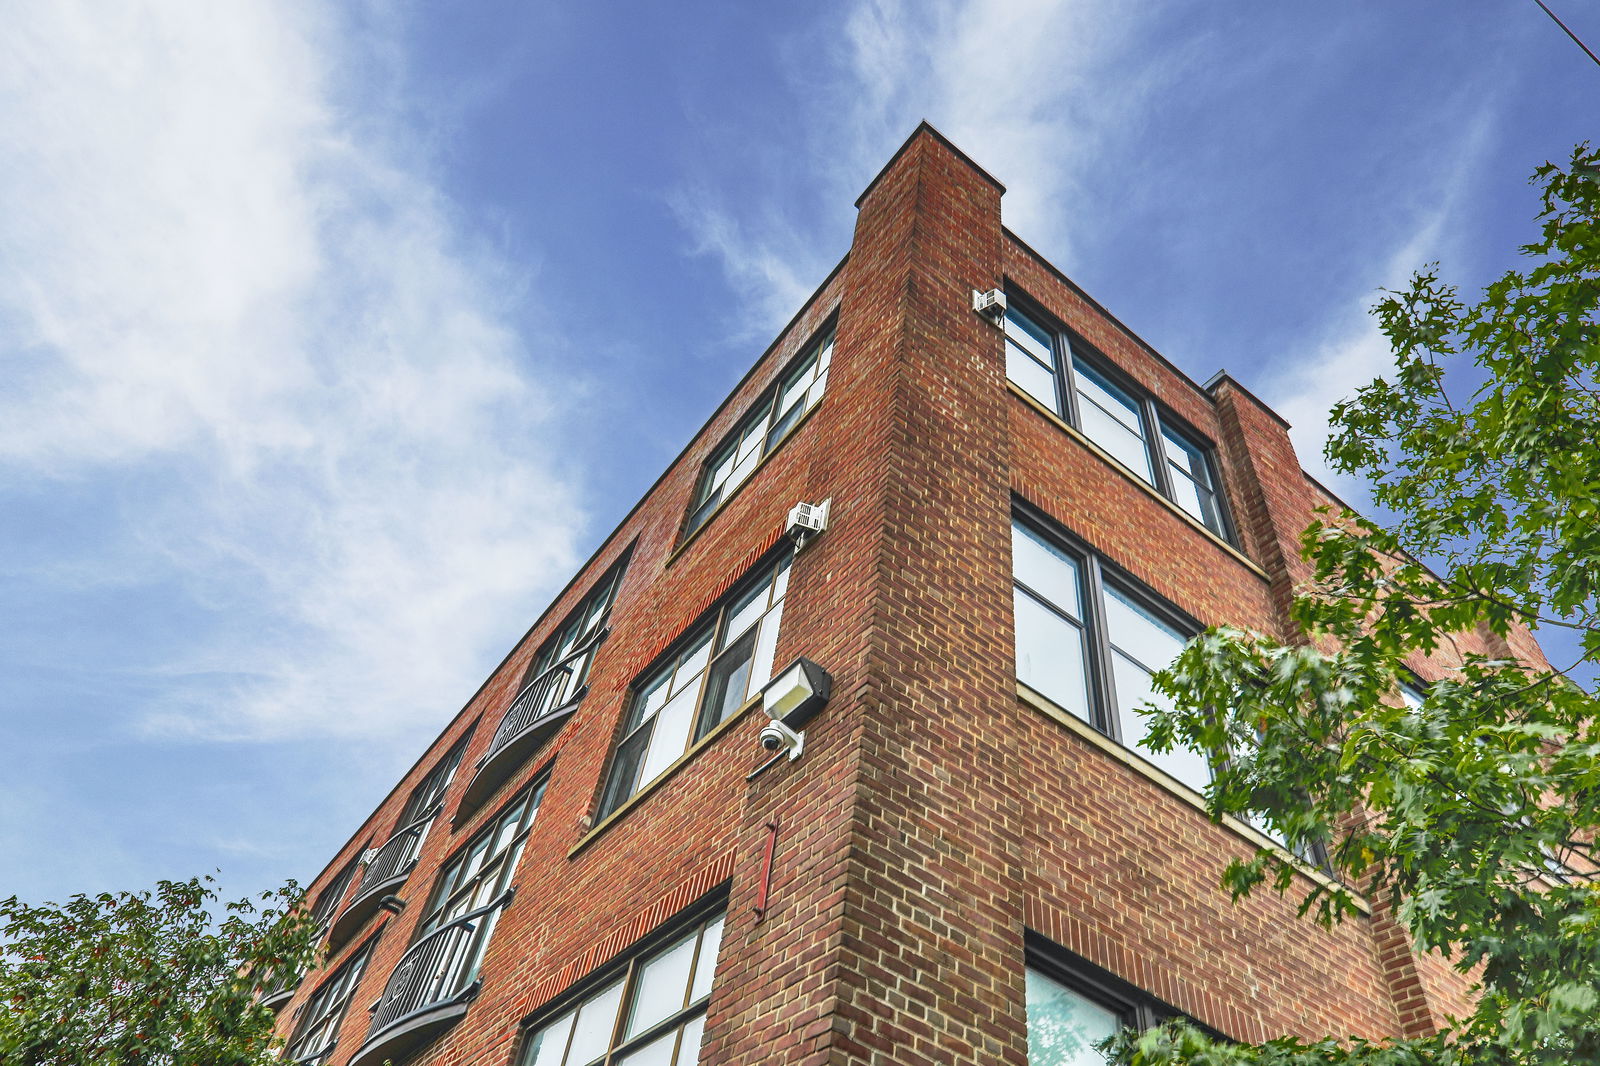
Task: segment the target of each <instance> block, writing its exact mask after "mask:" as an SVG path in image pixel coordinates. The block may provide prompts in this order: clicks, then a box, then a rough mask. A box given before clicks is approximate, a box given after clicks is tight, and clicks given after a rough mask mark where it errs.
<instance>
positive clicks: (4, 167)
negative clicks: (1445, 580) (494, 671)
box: [0, 0, 581, 737]
mask: <svg viewBox="0 0 1600 1066" xmlns="http://www.w3.org/2000/svg"><path fill="white" fill-rule="evenodd" d="M363 41H366V42H368V43H367V44H366V45H363V44H362V42H363ZM371 41H372V38H370V37H369V36H364V35H363V34H359V33H353V32H351V28H350V27H347V26H342V25H339V24H336V23H335V22H334V21H332V19H331V18H330V17H328V16H326V15H325V14H324V13H322V12H320V11H319V10H318V8H317V7H316V6H314V5H312V4H309V3H304V4H295V3H286V2H282V0H256V2H245V3H237V4H230V5H228V6H227V9H226V12H224V11H222V10H221V9H219V8H217V7H216V6H215V5H213V4H208V3H204V2H194V3H182V2H170V3H159V4H157V3H139V2H137V0H127V2H123V3H93V4H89V3H72V2H70V0H41V2H38V3H34V4H31V5H24V6H22V7H21V8H14V9H13V10H11V11H10V13H9V14H8V18H7V31H6V33H5V34H4V35H3V37H0V200H3V201H4V202H5V203H6V204H7V205H8V207H7V210H6V211H5V212H4V213H3V214H0V352H3V353H4V359H5V361H6V363H7V369H6V370H5V378H6V379H7V380H8V382H9V384H8V385H6V386H4V387H3V388H0V480H4V481H9V482H11V483H13V484H23V483H28V482H35V483H37V482H38V481H39V480H40V479H49V478H55V479H74V480H84V479H96V478H98V479H104V480H105V482H106V483H107V485H108V486H112V487H113V488H114V487H115V486H118V485H120V486H123V487H124V488H123V494H122V495H123V503H122V506H121V509H120V514H119V518H120V521H121V522H122V523H123V524H124V529H123V530H121V531H119V532H116V533H113V531H109V530H108V531H105V537H104V540H105V542H106V551H107V553H108V554H107V556H106V558H105V559H104V560H103V569H102V570H101V573H100V579H101V580H103V581H106V582H114V581H119V580H126V571H127V570H128V569H129V568H130V567H132V568H133V569H135V570H137V571H139V572H140V573H141V574H142V575H143V576H145V577H146V578H148V579H149V580H151V581H159V580H167V581H173V580H176V581H180V582H183V583H184V585H185V587H186V588H187V591H188V593H189V595H190V597H191V599H192V602H193V603H194V604H197V605H199V606H200V607H201V608H203V609H206V610H209V611H210V612H211V616H212V618H213V619H214V622H213V624H212V625H211V626H210V628H209V630H208V631H207V632H203V633H196V634H194V635H193V637H192V639H189V640H187V641H186V642H185V648H186V650H185V651H184V652H183V653H182V654H181V655H180V656H178V657H177V659H176V660H175V661H168V662H164V663H162V664H160V665H159V666H157V667H155V668H154V669H153V671H152V672H153V673H154V674H155V675H156V676H157V677H158V678H159V679H161V680H162V683H163V684H162V689H163V696H162V699H161V700H160V701H159V705H158V706H157V707H156V708H155V709H154V711H153V712H152V714H151V716H150V717H149V719H148V720H147V722H148V724H153V725H154V726H156V727H157V728H161V729H173V730H180V731H184V732H196V733H199V734H201V735H208V736H217V735H220V736H252V737H262V736H286V735H287V736H293V735H305V734H308V733H317V732H339V733H364V734H372V735H379V734H393V733H396V732H403V731H404V730H405V728H406V726H407V725H415V724H418V723H421V722H428V723H433V724H437V723H438V722H439V721H440V720H442V719H443V717H444V716H445V715H447V714H448V713H450V712H451V711H452V710H454V708H455V707H457V706H459V704H460V702H461V700H462V699H463V698H464V697H465V696H466V695H467V694H469V693H470V691H471V689H472V686H474V685H475V684H476V683H477V681H478V680H479V677H480V676H481V669H482V666H483V663H484V662H485V661H493V658H494V657H495V656H496V655H497V654H498V653H499V652H501V651H503V650H504V648H505V646H506V644H507V642H508V640H509V638H510V637H511V636H513V635H514V634H516V633H518V632H520V630H521V628H522V627H523V626H524V625H526V623H527V622H528V621H529V620H530V617H531V614H532V612H533V611H534V610H536V609H537V607H538V597H539V596H540V595H542V594H544V593H547V592H549V591H551V590H552V588H553V586H554V585H556V584H558V583H559V581H560V580H562V579H564V578H565V577H566V576H567V574H568V572H569V569H570V566H571V564H572V560H573V551H572V547H573V543H574V536H575V532H576V530H577V529H578V527H579V525H580V522H581V516H580V515H579V513H578V510H577V506H576V503H575V497H576V492H575V487H574V485H573V484H572V483H571V480H570V478H571V475H570V472H569V471H567V470H565V469H564V468H563V467H562V466H561V465H560V463H559V462H558V461H556V459H554V458H553V456H554V454H555V453H554V452H553V449H552V447H551V443H550V442H551V440H552V439H553V437H554V433H553V430H552V429H551V419H552V417H553V416H552V411H553V410H554V409H555V408H556V406H557V405H558V401H559V397H556V396H553V395H552V394H551V392H550V388H549V386H542V387H540V386H535V385H534V384H533V382H532V380H531V374H530V365H531V364H533V363H534V362H535V360H536V357H537V356H538V355H539V354H541V353H538V352H529V351H528V350H527V345H526V344H525V343H524V342H523V341H522V340H520V339H519V337H518V335H517V334H516V332H514V330H513V328H512V326H511V324H510V323H511V313H510V312H511V308H510V305H509V303H508V302H507V301H508V297H507V296H506V295H505V294H507V293H512V294H515V293H517V292H518V291H521V290H522V289H523V288H524V287H525V286H524V284H523V282H524V280H525V279H522V278H520V277H519V276H518V274H517V272H516V271H515V270H514V269H512V268H511V267H510V266H509V265H508V264H506V263H505V262H503V261H501V260H499V259H498V258H497V257H496V256H495V255H494V254H493V253H491V252H489V251H486V250H485V249H484V248H482V247H480V246H478V245H475V244H474V243H473V242H472V241H471V240H470V239H468V238H467V237H466V236H465V235H464V234H463V232H462V227H461V226H460V224H459V221H458V219H457V218H456V217H455V216H454V214H453V212H452V208H451V205H450V204H449V203H448V202H447V201H446V200H445V199H444V198H443V197H442V196H441V194H440V192H439V190H438V189H437V188H436V187H435V185H434V184H433V183H432V182H431V181H430V179H429V177H428V175H427V173H426V164H425V160H423V159H420V158H419V156H420V150H419V149H418V148H417V147H416V146H414V145H410V144H408V141H407V138H406V134H405V130H404V127H403V126H401V125H400V123H399V120H398V119H397V118H392V116H393V115H397V114H398V112H399V108H400V102H399V101H397V100H392V99H390V100H375V99H371V98H370V97H363V96H362V95H361V93H360V87H359V86H357V85H355V84H353V83H349V82H345V81H343V80H342V72H343V71H347V70H362V71H364V72H365V73H364V74H363V77H364V78H365V77H367V75H371V74H373V73H374V68H379V69H378V73H381V74H382V75H383V76H381V77H371V78H369V79H368V83H369V84H384V85H386V86H389V85H393V84H395V83H396V82H397V81H399V80H401V79H400V74H402V73H403V72H401V71H398V70H396V69H394V66H393V64H394V63H395V59H394V57H393V55H392V54H391V53H390V52H389V51H387V50H385V49H384V48H383V47H382V44H381V42H379V43H377V44H373V43H371ZM362 47H366V49H367V50H366V51H365V52H364V53H361V54H352V49H359V48H362ZM356 116H359V124H358V122H357V119H356ZM551 343H552V344H553V343H557V342H556V341H555V340H554V339H552V340H551ZM113 551H115V555H116V557H115V559H114V560H113V558H112V557H111V553H112V552H113ZM60 566H61V567H62V568H63V570H64V571H70V572H72V574H73V576H74V579H75V580H76V581H78V582H79V583H81V582H82V581H83V580H84V578H85V573H86V571H92V565H91V564H90V563H89V562H86V561H84V560H81V559H80V560H63V561H61V563H60Z"/></svg>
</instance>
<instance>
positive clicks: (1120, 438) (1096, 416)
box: [1078, 397, 1155, 485]
mask: <svg viewBox="0 0 1600 1066" xmlns="http://www.w3.org/2000/svg"><path fill="white" fill-rule="evenodd" d="M1080 399H1083V398H1082V397H1080ZM1078 416H1079V421H1080V422H1081V423H1082V425H1081V426H1080V427H1079V428H1080V429H1082V430H1083V435H1084V436H1086V437H1088V438H1089V439H1090V440H1092V441H1094V442H1095V443H1096V444H1098V445H1100V447H1102V448H1104V449H1105V450H1106V451H1107V452H1108V453H1110V455H1111V457H1112V458H1113V459H1115V460H1116V461H1117V462H1119V463H1121V464H1122V465H1123V466H1125V467H1127V468H1128V469H1129V470H1132V471H1133V472H1134V473H1135V474H1138V475H1139V476H1140V477H1141V478H1143V479H1144V480H1145V481H1148V482H1149V483H1151V484H1152V485H1153V484H1155V477H1154V475H1152V474H1151V473H1150V454H1149V453H1148V452H1146V451H1145V448H1144V438H1143V437H1141V436H1139V435H1138V434H1137V433H1135V432H1133V431H1132V430H1130V429H1129V428H1128V427H1127V426H1125V425H1123V424H1122V423H1121V422H1119V421H1117V420H1116V419H1114V418H1112V417H1111V416H1110V415H1109V414H1107V413H1106V412H1105V411H1104V410H1103V409H1101V408H1100V407H1098V406H1096V405H1095V404H1093V403H1090V402H1089V401H1088V400H1087V399H1083V402H1081V403H1080V404H1078Z"/></svg>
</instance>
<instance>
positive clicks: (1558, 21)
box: [1533, 0, 1600, 67]
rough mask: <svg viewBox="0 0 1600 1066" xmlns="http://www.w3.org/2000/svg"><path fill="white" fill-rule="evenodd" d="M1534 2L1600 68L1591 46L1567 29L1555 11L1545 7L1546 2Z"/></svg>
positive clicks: (1535, 0)
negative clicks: (1590, 49) (1590, 48)
mask: <svg viewBox="0 0 1600 1066" xmlns="http://www.w3.org/2000/svg"><path fill="white" fill-rule="evenodd" d="M1533 2H1534V3H1536V4H1538V5H1539V9H1540V10H1541V11H1543V12H1544V13H1545V14H1546V15H1549V16H1550V21H1551V22H1554V23H1555V24H1556V25H1557V26H1560V27H1561V32H1563V33H1565V34H1566V35H1567V36H1568V37H1571V38H1572V43H1573V44H1575V45H1577V46H1578V47H1579V48H1582V49H1583V54H1584V55H1586V56H1588V57H1589V58H1590V59H1592V60H1594V65H1595V66H1597V67H1600V56H1597V55H1595V54H1594V53H1593V52H1591V51H1589V46H1588V45H1586V44H1584V43H1583V42H1582V41H1580V40H1578V35H1577V34H1576V33H1573V32H1572V31H1571V30H1570V29H1568V28H1567V24H1566V23H1565V22H1562V21H1561V19H1560V18H1558V17H1557V16H1556V13H1555V12H1554V11H1551V10H1550V9H1549V8H1548V7H1546V6H1545V3H1544V0H1533Z"/></svg>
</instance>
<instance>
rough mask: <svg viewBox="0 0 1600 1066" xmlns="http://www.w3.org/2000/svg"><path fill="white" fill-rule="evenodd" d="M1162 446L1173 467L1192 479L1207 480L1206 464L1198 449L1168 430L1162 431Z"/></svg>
mask: <svg viewBox="0 0 1600 1066" xmlns="http://www.w3.org/2000/svg"><path fill="white" fill-rule="evenodd" d="M1161 445H1162V447H1163V448H1164V449H1165V451H1166V453H1167V461H1168V462H1170V463H1171V464H1172V465H1173V466H1175V467H1177V468H1178V469H1179V470H1182V471H1183V472H1184V473H1185V474H1188V475H1189V476H1190V477H1192V478H1197V479H1199V480H1201V481H1204V480H1206V464H1205V460H1204V459H1202V458H1201V456H1200V450H1199V449H1198V448H1196V447H1195V446H1194V445H1192V444H1190V443H1189V442H1188V441H1186V440H1184V439H1183V438H1182V437H1180V436H1178V435H1177V434H1176V433H1174V432H1172V430H1170V429H1166V428H1163V429H1162V430H1161Z"/></svg>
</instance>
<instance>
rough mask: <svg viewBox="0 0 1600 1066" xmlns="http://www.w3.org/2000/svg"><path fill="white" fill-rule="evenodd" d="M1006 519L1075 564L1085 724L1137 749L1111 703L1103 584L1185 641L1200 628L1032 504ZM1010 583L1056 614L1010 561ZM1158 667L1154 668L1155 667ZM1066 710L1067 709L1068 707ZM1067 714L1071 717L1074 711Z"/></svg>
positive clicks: (1113, 692)
mask: <svg viewBox="0 0 1600 1066" xmlns="http://www.w3.org/2000/svg"><path fill="white" fill-rule="evenodd" d="M1012 519H1013V520H1014V521H1015V522H1017V523H1018V524H1020V525H1023V526H1026V527H1028V528H1029V529H1031V530H1033V532H1034V533H1036V534H1038V535H1039V536H1040V537H1041V538H1042V539H1044V540H1046V541H1049V542H1052V543H1054V544H1055V545H1056V546H1057V547H1059V548H1061V549H1062V550H1063V551H1064V552H1066V553H1067V554H1068V555H1070V556H1072V557H1073V558H1074V560H1075V561H1076V562H1077V563H1078V573H1079V575H1080V577H1081V584H1080V586H1079V596H1080V597H1081V598H1082V600H1083V601H1084V602H1083V603H1082V606H1081V608H1080V609H1081V610H1082V611H1083V613H1084V617H1083V619H1082V624H1081V628H1082V629H1083V631H1084V634H1085V637H1086V640H1085V643H1086V644H1087V649H1086V653H1085V655H1084V666H1085V674H1086V675H1087V679H1088V685H1089V714H1090V720H1089V724H1090V725H1091V726H1093V727H1094V728H1095V730H1096V731H1097V732H1099V733H1102V734H1104V735H1105V736H1107V737H1109V738H1111V739H1112V740H1114V741H1116V742H1117V743H1118V744H1119V745H1121V746H1122V747H1125V748H1127V749H1128V750H1129V751H1133V752H1135V753H1136V754H1137V751H1138V749H1136V748H1133V747H1131V746H1130V745H1129V744H1128V743H1127V742H1126V741H1125V740H1124V739H1123V729H1122V722H1121V717H1120V714H1119V711H1120V705H1119V704H1118V703H1117V687H1116V677H1115V673H1114V670H1113V665H1112V662H1113V655H1114V652H1113V651H1112V644H1111V633H1110V628H1109V624H1108V622H1107V620H1106V614H1107V612H1106V608H1105V595H1106V588H1107V586H1108V585H1109V586H1110V587H1112V588H1115V589H1116V590H1117V591H1119V592H1120V593H1122V594H1123V595H1124V596H1126V597H1127V598H1128V599H1130V600H1132V601H1133V602H1134V603H1136V604H1138V605H1139V606H1140V607H1142V608H1144V609H1145V610H1147V611H1149V612H1150V613H1151V614H1153V615H1154V616H1155V617H1156V618H1157V619H1158V620H1159V621H1161V622H1162V623H1164V624H1166V625H1168V626H1170V627H1171V628H1173V629H1175V630H1178V631H1179V632H1180V633H1182V634H1184V640H1185V641H1187V640H1189V639H1191V638H1193V637H1194V636H1195V635H1197V634H1199V633H1201V632H1203V631H1204V630H1205V628H1206V627H1205V626H1204V625H1202V624H1201V623H1200V622H1199V621H1198V620H1197V619H1195V618H1194V617H1193V616H1191V615H1189V614H1187V613H1185V612H1184V611H1182V610H1181V609H1179V608H1178V607H1176V606H1174V605H1173V604H1171V603H1169V602H1168V601H1167V600H1166V599H1164V598H1163V597H1162V596H1160V595H1158V594H1157V593H1155V592H1153V591H1152V590H1151V589H1150V588H1149V587H1148V586H1147V585H1145V584H1144V583H1143V582H1142V581H1140V580H1139V579H1138V578H1136V577H1134V576H1133V575H1132V574H1130V573H1128V571H1127V570H1125V569H1123V568H1122V567H1120V566H1118V565H1117V564H1116V563H1114V562H1112V561H1111V560H1110V559H1107V558H1106V557H1105V556H1104V555H1102V554H1101V553H1100V552H1098V551H1096V550H1095V549H1094V547H1093V546H1091V545H1090V544H1089V543H1088V542H1087V541H1085V540H1084V539H1083V538H1082V537H1080V536H1078V535H1077V534H1076V533H1073V532H1072V531H1071V530H1068V529H1067V528H1065V527H1064V526H1062V525H1061V523H1059V522H1057V521H1056V520H1055V519H1053V518H1051V517H1049V516H1048V515H1046V514H1045V513H1044V512H1043V511H1040V510H1039V509H1038V508H1035V507H1032V506H1030V505H1028V504H1027V503H1026V502H1025V501H1023V500H1020V499H1019V500H1016V501H1014V504H1013V507H1012ZM1011 582H1012V585H1013V586H1014V587H1020V588H1022V589H1024V590H1026V591H1027V592H1028V594H1029V595H1030V596H1031V597H1032V598H1033V599H1035V600H1037V601H1038V602H1039V603H1041V604H1044V605H1045V606H1046V607H1047V608H1049V609H1050V610H1051V611H1053V612H1055V613H1057V614H1059V613H1060V611H1059V610H1058V609H1057V608H1056V606H1055V605H1054V603H1053V601H1051V600H1050V599H1048V598H1047V597H1046V596H1045V595H1044V594H1043V593H1042V592H1038V591H1036V590H1033V589H1031V588H1029V587H1028V586H1027V585H1026V584H1025V583H1023V582H1022V581H1020V580H1019V579H1018V578H1017V576H1016V566H1015V563H1013V565H1012V576H1011ZM1075 624H1076V623H1075ZM1163 665H1164V664H1163ZM1160 668H1161V667H1157V669H1160ZM1068 713H1071V712H1070V711H1069V712H1068ZM1073 717H1077V716H1076V715H1074V716H1073ZM1169 776H1170V775H1169Z"/></svg>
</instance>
